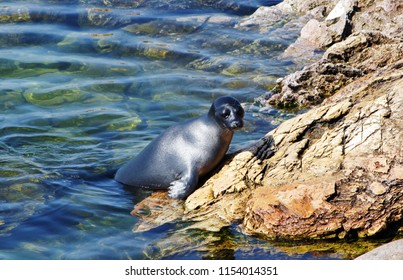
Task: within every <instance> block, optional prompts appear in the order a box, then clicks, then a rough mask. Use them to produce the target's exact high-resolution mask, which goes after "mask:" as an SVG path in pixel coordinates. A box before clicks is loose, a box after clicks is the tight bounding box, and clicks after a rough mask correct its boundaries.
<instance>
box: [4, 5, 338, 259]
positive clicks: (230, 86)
mask: <svg viewBox="0 0 403 280" xmlns="http://www.w3.org/2000/svg"><path fill="white" fill-rule="evenodd" d="M274 2H278V1H258V0H250V1H235V0H224V1H201V0H193V1H178V0H158V1H157V0H155V1H154V0H152V1H143V0H130V1H128V0H112V1H111V0H108V1H98V0H80V1H78V0H75V1H74V0H64V1H62V0H59V1H57V0H34V1H2V3H1V6H0V79H1V83H0V153H1V156H0V259H143V258H183V259H186V258H191V259H201V258H213V259H214V258H237V259H253V258H262V259H264V258H289V257H290V256H289V255H288V254H287V253H284V250H283V249H279V248H280V247H276V246H277V245H276V246H274V245H271V244H270V243H267V242H266V241H263V240H260V239H255V238H252V237H246V236H244V235H242V234H240V233H239V231H238V230H237V227H236V226H234V227H233V228H230V229H226V230H224V231H223V232H220V233H208V232H200V231H195V232H188V233H186V234H185V235H182V236H177V240H179V241H180V242H181V246H180V243H174V244H172V243H170V244H167V242H168V240H170V241H171V240H173V238H172V235H173V234H178V233H177V232H175V229H176V228H178V227H180V226H181V225H180V224H170V225H167V226H163V227H160V228H157V229H154V230H151V231H148V232H143V233H134V232H132V227H133V225H134V224H135V223H136V218H135V217H133V216H131V215H130V214H129V213H130V211H131V209H132V208H133V205H134V204H136V203H137V202H138V201H139V200H141V198H142V197H144V196H145V195H147V193H145V192H140V193H132V192H129V191H128V190H125V189H124V188H123V187H122V186H121V185H120V184H118V183H116V182H115V181H114V180H112V178H113V173H114V171H115V170H116V168H117V167H118V166H119V165H120V164H122V163H123V162H125V161H126V160H128V159H129V158H130V157H131V156H133V155H134V154H135V153H136V152H138V151H139V150H141V149H142V147H144V146H145V145H146V144H147V143H148V142H149V141H150V140H151V139H153V138H154V137H155V136H156V135H158V134H159V133H160V132H161V131H162V130H163V129H165V128H167V127H168V126H170V125H172V124H173V123H176V122H178V121H182V120H185V119H188V118H191V117H194V116H198V115H200V114H203V113H205V112H206V111H207V110H208V108H209V107H210V105H211V102H212V100H214V99H215V98H216V97H218V96H222V95H232V96H234V97H236V98H238V99H239V100H240V101H241V102H242V103H243V104H244V106H245V108H246V128H245V129H244V130H243V131H241V132H239V133H237V135H236V136H235V138H234V140H233V146H232V150H234V149H237V148H239V147H241V146H242V145H244V144H245V143H247V142H249V141H254V140H256V139H259V138H260V137H261V136H263V135H264V134H265V133H266V132H267V131H268V130H270V129H272V128H273V127H274V126H276V125H278V124H279V123H280V122H281V121H282V120H283V119H284V118H288V117H290V115H288V114H287V113H285V112H279V111H276V110H274V109H270V108H269V109H267V108H265V110H261V108H260V107H259V103H258V102H255V98H257V97H259V96H261V95H263V94H265V92H266V91H267V90H268V89H270V88H271V87H272V86H273V85H274V84H275V81H276V79H277V78H279V77H282V76H284V75H286V74H287V73H288V72H289V67H292V65H290V64H288V63H287V62H286V61H282V60H280V59H279V55H280V54H281V52H282V51H283V50H284V49H285V48H286V47H287V45H289V44H290V43H291V39H290V38H292V37H293V36H290V35H289V34H287V35H286V36H284V38H281V37H274V36H270V34H265V35H262V34H259V33H256V32H254V31H242V30H237V29H236V28H234V25H235V24H236V23H237V22H238V21H239V20H240V19H241V18H242V17H243V16H244V15H247V14H250V13H252V12H253V11H254V10H255V9H256V8H257V7H258V6H259V5H262V4H266V5H267V4H271V3H274ZM294 38H295V36H294ZM167 237H169V238H167ZM174 237H175V236H174ZM300 256H301V258H339V257H340V256H339V255H337V254H336V255H335V254H332V253H324V254H319V255H318V256H317V255H310V254H309V253H307V254H302V255H300ZM293 257H295V256H293Z"/></svg>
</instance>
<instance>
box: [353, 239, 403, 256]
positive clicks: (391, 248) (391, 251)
mask: <svg viewBox="0 0 403 280" xmlns="http://www.w3.org/2000/svg"><path fill="white" fill-rule="evenodd" d="M356 260H403V240H402V239H400V240H395V241H392V242H389V243H387V244H384V245H382V246H380V247H378V248H375V249H373V250H372V251H369V252H368V253H365V254H363V255H361V256H359V257H358V258H356Z"/></svg>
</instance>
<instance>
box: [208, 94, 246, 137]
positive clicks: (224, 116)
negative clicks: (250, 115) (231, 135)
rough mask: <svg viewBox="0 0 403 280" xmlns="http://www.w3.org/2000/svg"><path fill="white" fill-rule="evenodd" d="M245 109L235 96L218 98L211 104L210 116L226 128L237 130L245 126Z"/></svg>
mask: <svg viewBox="0 0 403 280" xmlns="http://www.w3.org/2000/svg"><path fill="white" fill-rule="evenodd" d="M244 114H245V111H244V110H243V108H242V106H241V103H239V101H238V100H236V99H235V98H233V97H230V96H224V97H220V98H217V99H216V100H215V101H214V103H213V105H211V108H210V111H209V116H210V117H212V118H214V119H215V120H216V122H217V123H218V124H219V125H220V126H221V127H222V128H225V129H228V130H231V131H232V130H237V129H240V128H242V127H243V116H244Z"/></svg>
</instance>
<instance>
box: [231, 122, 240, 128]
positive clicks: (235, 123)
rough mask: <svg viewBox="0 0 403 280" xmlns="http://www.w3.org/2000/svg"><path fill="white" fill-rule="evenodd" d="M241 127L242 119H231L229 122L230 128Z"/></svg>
mask: <svg viewBox="0 0 403 280" xmlns="http://www.w3.org/2000/svg"><path fill="white" fill-rule="evenodd" d="M242 127H243V121H233V122H232V123H231V128H232V129H239V128H242Z"/></svg>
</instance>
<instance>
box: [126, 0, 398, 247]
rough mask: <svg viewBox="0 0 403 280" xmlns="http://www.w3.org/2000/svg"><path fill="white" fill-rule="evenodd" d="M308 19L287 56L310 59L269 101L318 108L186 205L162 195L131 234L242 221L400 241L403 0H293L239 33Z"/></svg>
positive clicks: (265, 228) (140, 210) (254, 230)
mask: <svg viewBox="0 0 403 280" xmlns="http://www.w3.org/2000/svg"><path fill="white" fill-rule="evenodd" d="M280 19H282V20H284V21H285V24H288V25H293V24H296V23H297V22H298V23H299V24H301V23H302V24H303V27H302V30H301V35H300V37H299V38H298V39H297V40H296V42H295V43H294V44H293V45H291V46H290V47H289V48H288V49H287V50H286V51H285V52H284V58H287V59H292V60H294V61H295V62H296V63H301V65H303V64H306V63H307V61H310V62H311V63H309V64H307V65H305V67H304V68H303V69H302V70H300V71H297V72H295V73H292V74H290V75H288V76H286V77H284V78H283V79H281V80H279V81H278V83H277V86H276V87H275V89H274V90H273V91H272V92H270V93H268V94H267V96H266V100H265V101H264V102H266V103H267V104H270V105H272V106H276V107H279V108H301V107H303V108H309V110H308V111H307V112H306V113H304V114H301V115H298V116H297V117H295V118H293V119H290V120H288V121H286V122H284V123H282V124H281V125H280V126H279V127H277V128H276V129H275V130H273V131H270V132H268V134H267V135H266V136H265V137H263V138H262V139H260V140H259V141H257V142H256V143H255V144H254V145H252V146H251V147H249V148H247V149H245V150H243V151H240V152H238V153H236V154H234V155H232V156H230V157H229V158H228V159H227V160H226V161H225V163H223V165H222V166H221V167H220V168H218V169H217V170H216V172H215V173H214V174H213V175H212V176H211V177H210V178H209V179H208V180H207V181H206V182H204V184H203V185H202V186H201V187H200V188H199V189H198V190H197V191H195V192H194V193H193V194H192V195H191V196H190V197H188V198H187V200H186V201H184V202H182V201H177V200H170V199H168V198H167V197H166V195H165V194H164V193H155V194H153V195H152V196H150V197H148V198H146V199H145V200H143V201H142V202H140V203H139V204H137V205H136V206H135V209H134V210H133V212H132V214H133V215H136V216H139V217H140V218H141V219H140V222H139V223H138V224H137V225H136V228H135V229H134V230H136V231H145V230H148V229H150V228H153V227H156V226H159V225H162V224H165V223H169V222H172V221H177V220H181V221H183V222H186V223H187V225H188V227H187V228H185V229H183V228H182V229H181V231H184V230H190V229H193V228H197V229H204V230H207V231H219V230H221V229H222V228H224V227H228V226H230V225H233V224H234V223H239V224H240V228H241V230H242V231H243V232H244V233H246V234H251V235H258V236H261V237H263V238H270V239H305V240H306V239H348V238H361V237H376V236H378V235H380V234H386V235H388V236H395V235H396V234H398V232H399V229H400V227H401V221H402V214H403V145H402V144H403V110H402V108H403V36H402V35H403V24H402V22H403V4H402V3H401V1H397V0H383V1H353V0H339V1H335V0H329V1H325V0H322V1H321V0H310V1H298V0H285V1H284V2H282V3H281V4H279V5H277V6H274V7H261V8H259V9H258V10H257V11H256V12H255V13H254V14H253V15H251V16H249V17H248V18H245V19H243V20H242V21H241V22H239V23H238V24H237V28H258V29H259V30H261V32H262V34H263V36H264V32H265V30H268V29H270V26H272V25H273V24H278V21H279V20H280Z"/></svg>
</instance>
